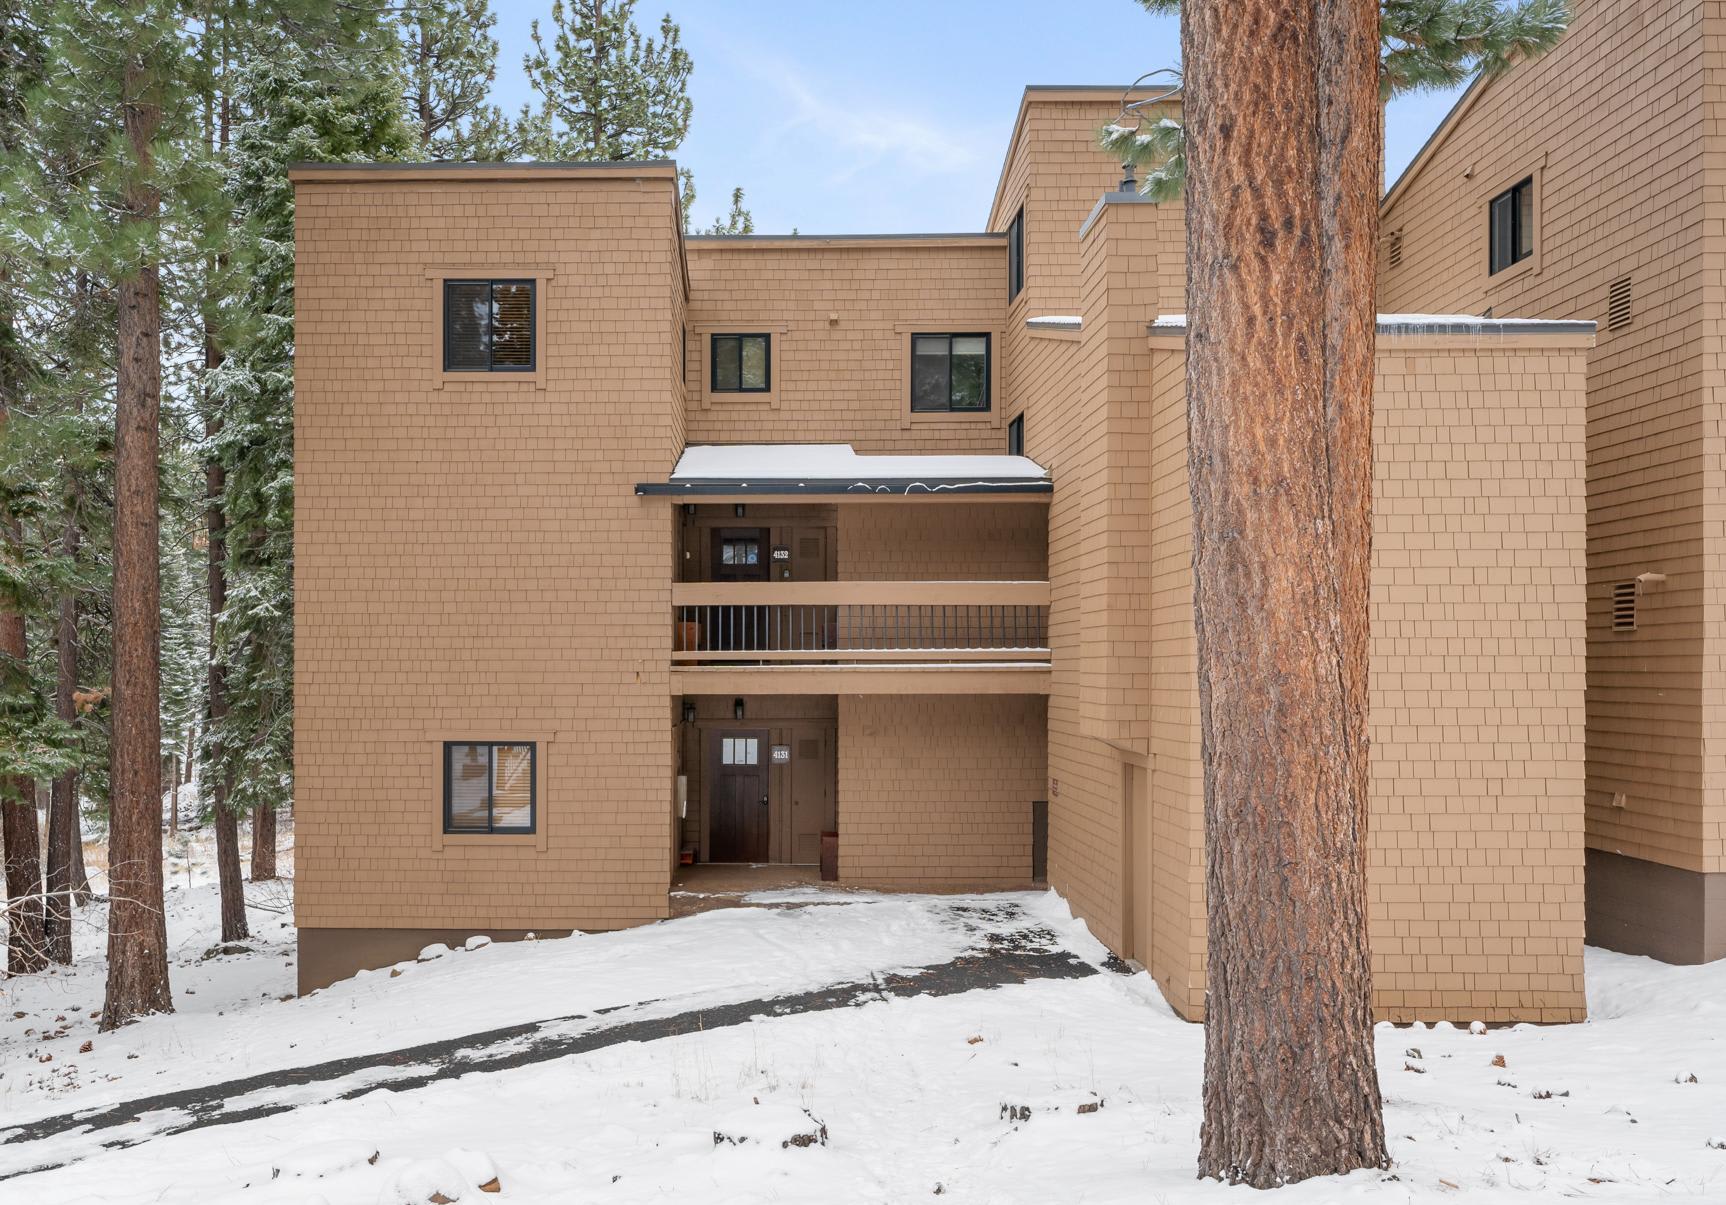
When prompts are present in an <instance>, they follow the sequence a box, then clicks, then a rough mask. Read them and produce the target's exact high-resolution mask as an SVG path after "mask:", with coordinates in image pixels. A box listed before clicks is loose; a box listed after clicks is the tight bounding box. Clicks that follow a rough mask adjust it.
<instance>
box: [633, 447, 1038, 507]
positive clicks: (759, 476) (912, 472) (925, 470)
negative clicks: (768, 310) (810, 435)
mask: <svg viewBox="0 0 1726 1205" xmlns="http://www.w3.org/2000/svg"><path fill="white" fill-rule="evenodd" d="M1053 488H1054V487H1053V485H1052V484H1051V483H1050V481H1049V473H1048V470H1047V469H1045V468H1043V466H1042V465H1040V464H1038V463H1037V462H1036V461H1034V460H1032V459H1030V458H1029V457H1027V456H862V455H859V454H858V453H857V452H856V451H855V450H854V449H853V448H852V447H851V445H850V444H698V445H694V446H691V447H688V448H686V449H684V452H683V455H682V456H681V457H680V458H679V459H678V461H677V467H676V468H674V469H673V470H672V471H671V478H670V480H668V481H663V482H659V481H645V482H642V483H641V484H639V485H637V486H636V487H635V492H636V493H637V494H658V495H671V496H677V495H690V496H695V495H703V494H707V495H711V494H728V495H729V494H738V495H747V494H751V493H754V494H777V495H785V494H811V495H813V494H905V495H913V494H1047V493H1049V492H1050V491H1051V490H1052V489H1053Z"/></svg>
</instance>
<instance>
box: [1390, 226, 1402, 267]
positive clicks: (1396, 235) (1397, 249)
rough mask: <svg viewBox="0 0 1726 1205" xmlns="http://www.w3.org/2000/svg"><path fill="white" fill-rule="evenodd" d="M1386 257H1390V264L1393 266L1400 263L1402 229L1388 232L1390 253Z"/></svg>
mask: <svg viewBox="0 0 1726 1205" xmlns="http://www.w3.org/2000/svg"><path fill="white" fill-rule="evenodd" d="M1388 258H1389V259H1390V266H1391V267H1393V268H1394V267H1396V266H1397V265H1399V264H1401V263H1402V231H1400V230H1392V231H1391V232H1390V254H1389V257H1388Z"/></svg>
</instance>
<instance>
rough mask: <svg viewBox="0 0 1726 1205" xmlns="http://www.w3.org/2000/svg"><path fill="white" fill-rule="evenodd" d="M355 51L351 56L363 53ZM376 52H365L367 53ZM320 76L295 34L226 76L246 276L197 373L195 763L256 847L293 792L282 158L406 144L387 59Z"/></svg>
mask: <svg viewBox="0 0 1726 1205" xmlns="http://www.w3.org/2000/svg"><path fill="white" fill-rule="evenodd" d="M375 45H376V44H375V43H372V44H371V45H369V46H364V47H362V48H361V51H360V53H359V55H357V56H356V63H363V62H364V56H365V55H366V54H369V53H376V50H375ZM374 61H375V60H374ZM350 65H351V66H354V69H350V70H339V71H329V70H325V69H324V67H325V66H326V64H320V63H318V62H314V60H313V59H312V57H311V56H310V55H309V54H308V53H307V52H306V51H304V50H302V49H300V48H299V47H297V46H293V45H284V46H282V47H279V48H278V49H277V51H276V52H275V53H272V54H269V55H260V56H258V57H257V58H255V59H253V60H252V61H251V62H249V63H247V64H246V65H245V66H244V67H243V68H242V69H241V70H240V72H239V76H238V80H237V83H236V86H235V93H234V103H235V106H236V109H237V111H238V112H239V113H240V114H241V115H242V116H241V117H240V120H239V122H238V124H237V125H236V127H235V132H234V140H233V147H232V152H231V155H230V165H229V171H228V178H227V185H226V189H227V194H228V197H229V200H230V202H231V204H232V207H233V213H234V221H235V223H236V226H235V229H236V232H237V233H236V238H235V241H234V245H233V248H232V251H233V256H234V267H235V271H236V272H237V273H238V274H239V276H240V277H241V278H242V279H243V280H244V282H245V285H244V287H243V288H241V289H237V290H236V291H235V292H234V294H233V296H232V297H231V298H230V299H229V300H228V301H227V302H226V303H225V304H224V306H223V308H222V312H221V317H220V325H221V329H222V331H223V337H224V341H225V355H224V357H223V360H222V362H221V364H220V365H219V366H218V367H216V368H214V369H213V370H212V371H211V372H210V374H209V378H208V385H209V391H210V397H211V401H212V404H213V405H214V406H215V407H216V408H217V410H218V411H219V413H220V414H221V415H222V424H221V427H220V430H219V431H218V432H217V433H215V434H214V436H213V439H212V451H213V453H214V456H215V458H216V461H217V463H218V464H219V466H220V468H221V475H222V483H223V485H222V507H221V509H222V512H223V517H224V530H223V535H224V538H225V544H226V560H225V569H226V575H225V600H224V603H223V605H222V606H221V607H220V614H219V616H218V618H217V620H216V628H215V645H216V656H217V659H218V665H219V669H220V673H221V677H222V681H223V690H224V708H223V712H222V714H221V715H219V716H212V717H211V722H210V730H209V735H208V744H207V748H206V756H207V758H208V766H207V773H209V774H210V775H211V777H212V778H213V780H214V781H217V782H222V783H226V784H228V789H229V790H230V792H231V794H230V796H229V798H228V800H227V804H228V806H229V807H232V808H235V809H239V810H250V811H252V813H253V815H254V818H255V821H254V830H253V843H254V850H253V877H254V878H259V877H264V876H261V875H260V874H259V863H258V853H259V850H258V847H259V846H260V845H262V844H265V843H269V845H270V847H271V850H272V851H273V841H274V837H273V828H272V827H270V826H267V825H266V824H264V823H258V822H257V821H258V820H259V819H261V818H264V817H271V818H273V816H274V814H275V810H276V809H277V808H278V807H280V806H282V805H283V804H285V803H286V802H288V800H289V799H291V797H292V791H293V519H294V509H293V507H294V497H293V446H294V445H293V336H294V292H293V280H294V196H293V186H292V184H291V183H290V182H289V181H288V176H287V169H288V166H289V165H290V164H292V163H296V162H332V163H334V162H372V161H376V160H384V159H399V158H406V157H409V156H410V155H412V153H413V152H414V150H415V146H416V140H415V138H414V136H413V132H412V131H411V130H410V128H409V126H408V124H407V123H406V122H404V121H403V119H402V106H401V102H400V95H399V91H398V89H397V87H396V83H395V80H394V77H393V74H392V73H391V72H389V71H387V70H365V69H360V68H359V66H355V65H353V64H350Z"/></svg>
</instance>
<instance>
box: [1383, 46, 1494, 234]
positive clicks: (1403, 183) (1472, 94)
mask: <svg viewBox="0 0 1726 1205" xmlns="http://www.w3.org/2000/svg"><path fill="white" fill-rule="evenodd" d="M1494 78H1497V77H1495V76H1494V77H1488V76H1484V75H1481V74H1480V73H1478V72H1476V73H1475V76H1474V79H1473V80H1471V81H1470V82H1469V85H1468V87H1466V88H1464V89H1463V90H1462V95H1461V96H1459V97H1457V98H1456V103H1455V104H1453V105H1451V106H1450V112H1448V113H1446V114H1445V115H1444V120H1443V121H1440V122H1439V123H1438V125H1437V126H1435V127H1433V131H1432V133H1430V134H1428V135H1427V136H1426V141H1425V142H1423V143H1421V144H1420V149H1419V150H1418V151H1416V152H1415V153H1414V158H1412V159H1410V160H1409V161H1408V163H1407V164H1406V165H1405V166H1404V167H1403V169H1402V171H1401V172H1399V173H1398V174H1397V177H1396V181H1395V182H1394V183H1393V184H1391V186H1390V187H1389V188H1387V189H1385V190H1384V197H1383V198H1382V199H1381V200H1380V201H1379V203H1378V211H1379V213H1380V214H1385V213H1388V212H1389V211H1390V207H1391V206H1392V205H1394V204H1396V203H1397V201H1398V200H1400V199H1401V197H1402V194H1403V192H1404V191H1405V190H1406V188H1407V186H1408V185H1409V184H1411V183H1412V182H1413V181H1414V178H1415V177H1416V176H1418V175H1419V174H1420V173H1421V172H1422V171H1423V170H1424V169H1425V168H1426V165H1427V163H1428V162H1430V161H1431V159H1432V157H1433V156H1434V155H1435V154H1437V153H1438V148H1439V147H1440V146H1442V145H1443V144H1444V142H1445V140H1446V139H1447V138H1449V137H1450V135H1451V131H1453V130H1454V129H1455V128H1456V127H1457V126H1458V125H1459V124H1461V122H1462V119H1463V117H1464V116H1465V115H1466V114H1467V112H1468V110H1470V109H1472V108H1473V107H1474V104H1475V102H1476V101H1477V100H1479V99H1480V95H1481V93H1482V92H1484V91H1485V90H1486V85H1487V84H1488V83H1490V82H1491V80H1492V79H1494Z"/></svg>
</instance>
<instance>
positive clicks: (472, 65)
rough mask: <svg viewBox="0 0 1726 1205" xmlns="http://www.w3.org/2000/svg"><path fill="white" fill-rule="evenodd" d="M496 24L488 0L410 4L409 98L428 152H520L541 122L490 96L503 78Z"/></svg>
mask: <svg viewBox="0 0 1726 1205" xmlns="http://www.w3.org/2000/svg"><path fill="white" fill-rule="evenodd" d="M496 24H497V16H496V15H495V14H494V13H493V12H492V11H491V4H490V2H489V0H453V2H452V3H449V4H410V5H407V6H405V7H403V8H402V10H401V11H400V13H399V15H398V17H397V32H398V36H399V37H400V40H401V55H402V72H403V76H404V78H405V80H406V82H407V88H406V92H405V94H404V96H403V98H402V99H403V102H404V104H405V105H406V107H407V120H408V121H409V122H410V123H411V124H412V127H413V132H414V134H415V135H417V141H418V143H419V150H418V153H419V155H420V156H421V157H422V158H426V159H434V160H480V159H513V158H515V157H516V155H517V154H519V153H520V151H521V147H522V142H523V139H524V137H526V136H528V134H529V133H530V132H531V131H534V130H536V129H537V126H536V125H535V122H534V119H533V117H532V116H531V114H529V113H527V112H525V111H524V113H523V115H522V117H521V118H519V119H517V120H516V121H511V120H510V119H509V118H508V117H507V116H505V115H504V113H503V112H502V110H500V109H499V108H498V107H497V106H496V105H494V104H491V103H489V101H488V97H489V96H490V93H491V84H492V81H493V80H494V79H496V78H497V39H495V38H493V37H492V36H491V30H492V28H493V27H494V26H495V25H496Z"/></svg>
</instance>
